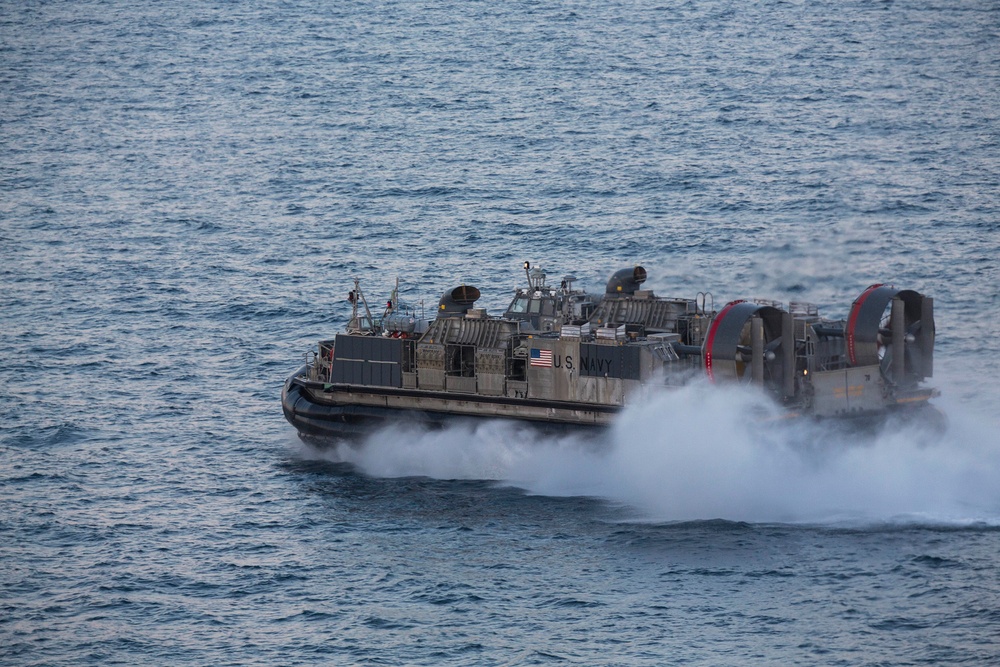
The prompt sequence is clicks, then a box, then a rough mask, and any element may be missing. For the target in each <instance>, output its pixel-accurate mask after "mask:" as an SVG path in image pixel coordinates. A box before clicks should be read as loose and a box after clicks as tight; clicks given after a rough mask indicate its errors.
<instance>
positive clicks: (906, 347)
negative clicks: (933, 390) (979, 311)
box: [844, 285, 934, 385]
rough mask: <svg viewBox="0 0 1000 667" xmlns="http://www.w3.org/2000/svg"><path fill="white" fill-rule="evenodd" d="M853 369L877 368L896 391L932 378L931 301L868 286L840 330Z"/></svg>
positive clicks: (932, 337) (932, 309)
mask: <svg viewBox="0 0 1000 667" xmlns="http://www.w3.org/2000/svg"><path fill="white" fill-rule="evenodd" d="M844 338H845V340H846V344H847V357H848V360H849V362H850V364H851V365H852V366H873V365H875V364H878V365H879V367H880V369H881V371H882V374H883V375H884V376H885V377H886V378H888V379H890V380H892V381H893V382H895V383H896V384H897V385H899V384H904V383H916V382H919V381H920V380H921V379H923V378H925V377H930V376H931V375H932V374H933V349H934V308H933V301H932V300H931V299H930V298H928V297H925V296H923V295H922V294H919V293H918V292H914V291H913V290H899V289H896V288H895V287H892V286H891V285H872V286H870V287H869V288H868V289H866V290H865V291H864V292H862V293H861V296H859V297H858V298H857V299H855V300H854V303H853V304H852V305H851V312H850V315H848V318H847V326H846V327H845V329H844Z"/></svg>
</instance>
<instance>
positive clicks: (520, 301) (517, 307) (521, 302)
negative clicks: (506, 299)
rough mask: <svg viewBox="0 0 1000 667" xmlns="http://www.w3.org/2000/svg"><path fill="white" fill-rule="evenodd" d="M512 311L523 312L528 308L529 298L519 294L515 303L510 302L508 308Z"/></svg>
mask: <svg viewBox="0 0 1000 667" xmlns="http://www.w3.org/2000/svg"><path fill="white" fill-rule="evenodd" d="M508 310H510V312H512V313H523V312H525V311H527V310H528V299H526V298H525V297H523V296H519V297H517V298H516V299H514V303H512V304H510V308H509V309H508Z"/></svg>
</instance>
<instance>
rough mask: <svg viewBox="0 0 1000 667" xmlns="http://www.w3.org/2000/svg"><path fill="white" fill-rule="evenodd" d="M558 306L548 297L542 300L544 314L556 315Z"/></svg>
mask: <svg viewBox="0 0 1000 667" xmlns="http://www.w3.org/2000/svg"><path fill="white" fill-rule="evenodd" d="M555 314H556V306H555V303H554V302H553V301H552V300H551V299H546V300H545V301H542V315H555Z"/></svg>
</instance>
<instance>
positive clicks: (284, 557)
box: [0, 0, 1000, 665]
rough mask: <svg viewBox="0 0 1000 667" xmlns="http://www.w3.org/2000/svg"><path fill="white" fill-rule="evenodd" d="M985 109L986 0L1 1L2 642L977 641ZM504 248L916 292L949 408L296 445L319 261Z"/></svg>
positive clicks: (223, 651)
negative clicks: (835, 424)
mask: <svg viewBox="0 0 1000 667" xmlns="http://www.w3.org/2000/svg"><path fill="white" fill-rule="evenodd" d="M998 110H1000V10H998V8H997V6H996V4H995V3H992V2H987V1H983V0H966V1H959V2H950V3H927V2H918V1H916V0H912V1H908V2H902V1H892V2H858V1H852V2H837V3H833V2H822V1H821V2H810V3H798V2H785V3H741V2H723V1H721V0H720V1H706V2H686V3H671V2H646V1H644V0H633V1H625V0H619V1H612V2H585V1H579V2H537V1H528V0H520V1H513V2H504V3H490V2H465V3H457V2H439V3H428V2H372V1H371V0H357V1H354V2H338V3H322V2H317V1H316V0H311V1H306V0H302V1H299V2H292V1H290V2H261V3H229V2H218V3H213V4H204V3H193V2H180V3H166V4H163V5H160V4H155V3H154V4H150V3H139V2H126V1H122V2H111V1H108V2H86V1H84V2H27V3H13V2H3V3H0V662H2V663H4V664H16V665H36V664H37V665H63V664H66V665H68V664H73V665H77V664H102V665H103V664H123V663H125V664H134V663H153V664H176V663H182V664H219V665H222V664H234V665H235V664H239V665H246V664H269V665H270V664H433V665H438V664H546V663H558V662H562V663H569V664H594V665H605V664H620V665H639V664H649V665H660V664H733V665H736V664H782V665H785V664H810V665H811V664H844V665H857V664H873V665H874V664H878V665H912V664H984V665H985V664H992V663H996V662H998V661H1000V639H998V637H1000V557H998V555H997V554H998V552H1000V490H998V489H1000V423H998V420H997V417H996V406H997V404H998V403H1000V380H998V376H1000V354H998V344H997V336H996V321H997V313H998V309H1000V271H998V265H1000V260H998V255H1000V252H998V249H1000V222H998V221H1000V120H998V114H1000V111H998ZM525 259H528V260H531V261H532V262H534V263H536V264H542V265H543V266H545V267H547V268H549V269H550V271H551V273H552V274H553V275H556V276H558V275H562V274H563V273H565V272H570V271H572V272H573V273H575V274H576V275H577V276H578V277H579V278H581V282H583V283H584V284H586V285H588V286H590V287H591V288H599V286H600V285H601V284H602V283H603V280H604V279H605V278H606V276H607V275H608V274H609V273H610V272H611V271H612V270H614V269H616V268H619V267H620V266H625V265H629V264H630V263H633V262H641V263H642V264H643V265H644V266H646V268H647V269H648V270H649V273H650V283H651V285H652V287H653V288H655V289H656V290H657V291H658V292H660V293H668V294H676V295H679V296H693V294H694V293H695V292H698V291H702V290H709V291H711V292H713V293H714V294H715V295H716V298H717V300H718V301H719V302H722V301H725V300H728V299H730V298H739V297H770V298H775V299H780V300H789V299H797V300H810V301H814V302H816V303H818V304H819V305H820V307H821V309H822V311H823V312H824V313H826V314H829V315H831V316H833V315H843V314H845V313H846V310H847V307H848V306H849V304H850V302H851V300H852V299H853V298H854V297H855V296H856V295H857V294H858V293H860V292H861V291H862V290H863V289H864V287H866V286H867V285H868V284H869V283H871V282H875V281H890V282H895V283H896V284H897V285H900V286H905V287H909V288H913V289H918V290H921V291H924V292H926V293H928V294H931V295H933V296H934V297H935V299H936V303H935V306H936V314H937V322H938V347H937V351H938V353H937V359H936V361H937V372H936V377H935V383H936V384H937V385H938V386H940V387H941V388H942V390H943V392H944V393H943V396H942V397H941V399H939V401H938V404H939V406H940V407H941V409H942V411H943V412H944V413H945V414H946V415H947V417H948V424H949V425H948V428H947V430H946V431H945V432H944V433H933V432H927V431H926V430H925V429H921V428H920V427H914V426H913V425H908V424H890V425H888V426H887V427H886V428H885V429H884V430H882V431H881V432H870V433H863V434H858V433H845V432H840V431H838V430H830V429H814V428H810V427H790V428H783V429H780V430H774V431H772V430H761V429H757V428H755V427H753V426H751V425H748V421H749V420H748V419H746V416H747V414H748V412H749V411H750V410H752V409H753V406H754V404H755V402H756V401H757V399H756V398H755V397H752V396H743V395H739V394H733V393H731V392H726V391H717V392H711V391H706V390H705V388H704V387H694V388H691V389H690V390H685V391H684V392H681V393H679V394H677V395H674V396H671V397H666V398H665V397H657V398H653V399H651V400H650V402H649V403H647V404H645V405H642V406H637V407H636V409H634V410H633V411H630V412H629V413H628V414H627V415H626V416H625V418H624V419H623V420H622V422H621V423H620V424H619V425H618V427H617V428H616V429H615V430H614V431H613V432H612V433H610V434H608V435H607V436H606V437H605V438H604V439H603V440H602V441H600V442H593V441H585V440H581V439H576V438H562V439H546V438H540V437H539V436H537V434H534V433H532V432H531V431H530V430H526V429H523V428H518V427H511V426H510V425H503V424H483V425H478V426H458V427H455V428H453V429H449V430H447V431H445V432H442V433H434V434H421V433H414V432H411V431H407V430H406V429H405V427H400V428H399V429H396V430H392V431H390V432H387V433H383V434H379V435H378V436H376V437H374V438H372V439H371V440H370V441H369V442H368V443H366V446H365V447H363V448H360V449H348V448H340V449H335V450H331V451H326V452H317V451H314V450H310V449H308V448H305V447H304V446H302V445H300V444H299V443H298V442H297V440H296V438H295V437H294V434H293V432H292V429H291V427H290V426H288V425H287V424H286V423H285V422H284V420H283V418H282V416H281V410H280V406H279V393H280V386H281V382H282V380H283V379H284V377H285V375H287V374H288V373H290V372H291V371H292V370H294V368H295V367H296V366H297V365H298V364H299V362H300V360H301V358H302V355H303V354H304V352H305V351H306V350H307V349H308V348H309V346H310V345H311V344H313V342H314V341H315V340H316V339H317V338H319V337H320V336H325V335H328V334H330V333H332V332H333V331H335V330H337V329H338V328H339V327H340V326H341V325H342V324H343V322H344V319H345V316H346V313H347V304H346V302H345V301H344V296H345V295H346V292H347V290H348V289H350V278H351V277H354V276H357V277H360V278H362V279H363V281H364V283H363V284H364V285H365V286H366V287H367V290H368V293H369V294H371V295H373V297H375V296H376V295H382V294H388V291H389V289H390V287H391V284H392V282H393V281H394V280H395V278H396V276H399V277H400V278H401V279H402V281H403V289H404V294H405V296H406V297H407V298H409V299H410V300H411V301H416V300H418V299H420V298H426V299H428V300H429V301H430V300H433V299H435V298H436V296H437V295H438V294H440V292H442V291H443V290H444V289H445V288H447V287H450V286H452V285H454V284H456V283H457V282H458V281H467V282H470V283H473V284H476V285H478V286H479V287H480V288H481V289H482V291H483V293H484V302H485V305H487V306H488V307H489V308H491V309H494V310H495V309H496V308H498V307H500V306H502V305H503V304H504V303H505V302H506V300H507V297H508V295H509V293H510V292H509V290H510V288H511V287H513V286H514V284H515V283H517V282H518V274H519V268H518V267H519V266H520V263H521V262H522V261H523V260H525ZM378 298H380V297H378Z"/></svg>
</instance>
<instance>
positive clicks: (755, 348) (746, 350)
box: [704, 301, 790, 395]
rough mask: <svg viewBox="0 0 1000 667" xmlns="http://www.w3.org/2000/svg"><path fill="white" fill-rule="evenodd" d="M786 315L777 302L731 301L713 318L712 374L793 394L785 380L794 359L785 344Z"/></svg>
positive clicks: (709, 342) (708, 347) (708, 354)
mask: <svg viewBox="0 0 1000 667" xmlns="http://www.w3.org/2000/svg"><path fill="white" fill-rule="evenodd" d="M786 316H787V313H785V312H784V311H782V310H780V309H778V308H775V307H773V306H765V305H761V304H756V303H750V302H747V301H734V302H732V303H729V304H727V305H726V306H725V307H724V308H723V309H722V310H721V311H720V312H719V314H718V315H716V316H715V318H714V319H713V320H712V324H711V326H710V327H709V330H708V336H707V337H706V339H705V347H704V362H705V370H706V372H707V373H708V376H709V378H711V379H712V380H716V379H719V378H721V379H729V380H736V381H739V382H744V383H749V382H753V383H755V384H762V385H765V386H767V387H769V388H771V389H773V390H775V391H783V392H784V393H785V394H786V395H788V394H790V391H789V389H788V387H787V386H786V384H785V383H784V375H785V374H784V370H785V366H786V365H789V369H790V361H789V359H788V358H787V355H786V354H785V348H784V347H783V346H782V343H783V341H784V339H785V337H784V335H783V327H784V326H785V325H784V322H785V319H786Z"/></svg>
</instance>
